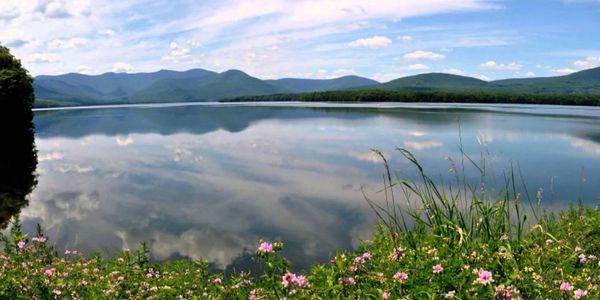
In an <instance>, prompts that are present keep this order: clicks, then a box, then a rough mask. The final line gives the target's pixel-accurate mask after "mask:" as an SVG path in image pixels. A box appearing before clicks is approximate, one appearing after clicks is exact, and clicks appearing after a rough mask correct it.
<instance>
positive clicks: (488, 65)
mask: <svg viewBox="0 0 600 300" xmlns="http://www.w3.org/2000/svg"><path fill="white" fill-rule="evenodd" d="M479 68H481V69H485V70H492V71H519V70H521V68H523V65H520V64H518V63H516V62H512V63H509V64H499V63H497V62H495V61H493V60H488V61H486V62H484V63H482V64H479Z"/></svg>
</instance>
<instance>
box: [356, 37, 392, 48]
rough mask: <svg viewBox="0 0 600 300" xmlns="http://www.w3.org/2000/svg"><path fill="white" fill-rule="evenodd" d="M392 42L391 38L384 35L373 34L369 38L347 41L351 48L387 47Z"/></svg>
mask: <svg viewBox="0 0 600 300" xmlns="http://www.w3.org/2000/svg"><path fill="white" fill-rule="evenodd" d="M391 44H392V40H390V39H389V38H387V37H385V36H379V35H376V36H373V37H371V38H365V39H358V40H356V41H353V42H350V43H348V46H350V47H352V48H358V47H365V48H380V47H387V46H389V45H391Z"/></svg>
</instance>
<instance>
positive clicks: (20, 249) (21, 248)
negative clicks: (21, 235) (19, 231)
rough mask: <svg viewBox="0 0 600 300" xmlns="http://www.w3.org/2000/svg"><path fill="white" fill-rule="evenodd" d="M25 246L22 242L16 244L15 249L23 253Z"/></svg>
mask: <svg viewBox="0 0 600 300" xmlns="http://www.w3.org/2000/svg"><path fill="white" fill-rule="evenodd" d="M25 245H26V243H25V242H24V241H20V242H18V243H17V247H18V248H19V251H23V249H25Z"/></svg>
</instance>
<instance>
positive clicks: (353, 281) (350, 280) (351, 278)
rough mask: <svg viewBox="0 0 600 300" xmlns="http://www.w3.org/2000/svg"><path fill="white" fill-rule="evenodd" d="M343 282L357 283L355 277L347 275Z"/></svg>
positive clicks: (346, 283) (347, 283)
mask: <svg viewBox="0 0 600 300" xmlns="http://www.w3.org/2000/svg"><path fill="white" fill-rule="evenodd" d="M343 282H344V284H345V285H353V284H355V283H356V281H355V280H354V277H346V278H344V279H343Z"/></svg>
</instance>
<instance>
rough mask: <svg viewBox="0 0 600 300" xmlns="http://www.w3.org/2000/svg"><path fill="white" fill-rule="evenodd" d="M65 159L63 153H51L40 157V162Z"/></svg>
mask: <svg viewBox="0 0 600 300" xmlns="http://www.w3.org/2000/svg"><path fill="white" fill-rule="evenodd" d="M64 157H65V154H64V153H63V152H57V151H55V152H50V153H46V154H42V155H38V161H40V162H42V161H52V160H61V159H63V158H64Z"/></svg>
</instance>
